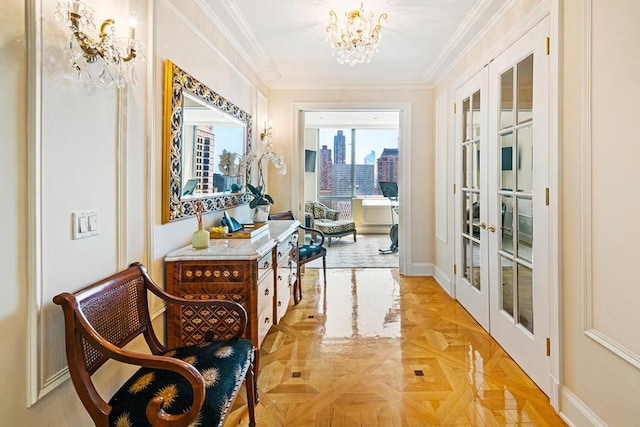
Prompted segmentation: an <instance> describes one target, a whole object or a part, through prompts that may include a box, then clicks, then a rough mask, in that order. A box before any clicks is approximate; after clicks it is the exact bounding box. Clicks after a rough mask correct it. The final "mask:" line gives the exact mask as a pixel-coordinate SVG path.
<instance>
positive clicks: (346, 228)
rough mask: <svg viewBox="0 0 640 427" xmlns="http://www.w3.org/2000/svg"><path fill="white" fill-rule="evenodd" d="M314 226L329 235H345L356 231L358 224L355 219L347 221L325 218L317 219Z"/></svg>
mask: <svg viewBox="0 0 640 427" xmlns="http://www.w3.org/2000/svg"><path fill="white" fill-rule="evenodd" d="M314 226H315V228H317V229H318V230H320V231H322V232H323V233H324V234H325V235H327V236H335V235H344V234H349V233H352V232H353V231H355V229H356V224H355V222H353V221H347V220H343V219H339V220H335V221H327V220H323V219H316V220H315V221H314Z"/></svg>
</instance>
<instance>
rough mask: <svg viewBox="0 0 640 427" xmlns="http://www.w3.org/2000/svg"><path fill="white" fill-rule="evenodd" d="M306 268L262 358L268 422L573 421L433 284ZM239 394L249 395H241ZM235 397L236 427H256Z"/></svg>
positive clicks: (261, 409) (372, 272) (260, 414)
mask: <svg viewBox="0 0 640 427" xmlns="http://www.w3.org/2000/svg"><path fill="white" fill-rule="evenodd" d="M327 276H328V279H327V283H328V285H327V289H326V290H325V289H324V286H323V285H321V283H322V281H321V275H318V271H317V270H315V269H308V270H307V272H306V273H305V276H304V279H303V290H304V294H303V300H302V301H301V302H300V303H299V304H298V305H297V306H292V307H290V309H289V312H288V313H287V315H286V316H285V317H284V318H283V321H282V322H281V323H280V324H279V325H277V326H275V327H273V328H271V331H270V332H269V334H268V336H267V337H266V339H265V341H264V343H263V346H262V349H261V353H260V357H261V359H260V363H261V367H260V373H259V377H258V388H259V394H260V403H259V404H258V405H257V408H256V418H257V424H258V426H274V427H277V426H296V427H301V426H338V427H340V426H381V427H386V426H436V425H437V426H443V425H449V426H454V425H464V426H468V425H472V426H493V425H495V426H506V425H509V426H513V425H528V426H564V425H565V424H564V423H563V422H562V420H561V419H560V417H559V416H558V415H557V414H556V413H555V412H554V410H553V408H551V406H550V405H549V402H548V399H547V397H546V396H545V395H544V394H543V393H542V392H541V391H540V390H539V389H538V388H537V387H536V386H535V384H534V383H533V382H532V381H531V380H530V379H529V378H528V377H527V376H526V375H525V374H524V373H523V372H522V370H521V369H520V368H519V367H518V365H516V364H515V363H514V362H513V361H512V360H511V359H510V358H509V357H508V356H507V355H506V354H505V352H504V351H503V350H502V348H501V347H500V346H499V345H498V344H497V343H496V342H495V341H494V340H493V339H492V338H491V337H490V336H489V335H488V334H487V333H486V332H485V331H484V330H483V329H482V328H481V327H480V326H479V325H478V324H477V323H476V322H475V321H474V320H473V318H472V317H471V316H470V315H469V314H468V313H467V312H466V311H465V310H464V309H463V308H462V307H461V306H460V305H459V304H458V303H457V302H455V301H454V300H452V299H451V298H450V297H449V296H448V295H447V294H446V293H445V292H444V291H443V290H442V289H441V288H440V286H439V285H438V284H437V283H436V282H435V281H434V280H433V279H432V278H430V277H429V278H427V277H405V276H399V275H398V273H397V269H394V268H386V269H372V268H369V269H333V270H329V271H328V272H327ZM240 396H244V394H243V393H240ZM247 422H248V420H247V415H246V405H245V404H244V402H242V401H237V402H236V404H235V406H234V411H233V413H232V414H230V417H229V419H228V421H227V423H226V424H225V425H226V426H235V425H242V426H246V425H247Z"/></svg>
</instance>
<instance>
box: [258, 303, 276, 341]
mask: <svg viewBox="0 0 640 427" xmlns="http://www.w3.org/2000/svg"><path fill="white" fill-rule="evenodd" d="M271 326H273V311H272V309H271V307H265V308H264V310H262V311H261V312H260V314H259V315H258V346H260V345H261V344H262V340H264V337H266V336H267V332H269V329H271Z"/></svg>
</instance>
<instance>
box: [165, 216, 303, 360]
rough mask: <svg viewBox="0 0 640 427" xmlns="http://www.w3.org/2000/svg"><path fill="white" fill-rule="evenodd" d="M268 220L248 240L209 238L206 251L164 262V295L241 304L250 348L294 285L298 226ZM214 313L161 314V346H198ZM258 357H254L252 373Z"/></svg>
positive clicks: (184, 252)
mask: <svg viewBox="0 0 640 427" xmlns="http://www.w3.org/2000/svg"><path fill="white" fill-rule="evenodd" d="M299 225H300V223H299V222H298V221H296V220H294V221H269V223H268V228H267V230H266V231H264V232H261V233H260V234H258V235H257V236H255V237H253V238H246V239H233V238H230V239H212V240H211V242H210V243H211V246H210V247H209V248H208V249H200V250H195V249H193V248H192V247H191V246H190V245H189V246H186V247H183V248H181V249H178V250H176V251H173V252H171V253H169V254H168V255H167V256H166V257H165V271H166V280H167V292H169V293H170V294H173V295H176V296H180V297H183V298H189V299H198V298H217V299H227V300H231V301H235V302H238V303H240V304H242V305H243V306H244V308H245V310H247V314H248V315H249V327H248V330H247V331H246V333H245V336H246V337H247V338H248V339H250V340H251V341H253V344H254V345H255V347H256V349H258V350H259V349H260V345H261V344H262V341H263V340H264V337H265V336H266V335H267V332H268V331H269V328H271V326H272V325H275V324H277V323H278V321H279V320H280V319H281V318H282V316H284V314H285V313H286V311H287V308H288V307H289V302H290V300H291V293H292V290H293V288H294V284H295V281H296V265H297V264H296V262H295V260H296V258H297V252H296V251H297V249H298V226H299ZM215 318H216V317H215V313H210V312H209V311H207V310H194V309H193V308H187V309H180V308H172V309H170V310H168V311H167V324H166V333H167V344H168V345H169V346H170V347H177V346H185V345H191V344H199V343H201V342H202V340H203V339H204V337H205V335H206V334H207V332H208V331H209V330H210V325H211V322H212V321H213V322H214V323H215ZM258 357H259V352H256V372H257V371H258Z"/></svg>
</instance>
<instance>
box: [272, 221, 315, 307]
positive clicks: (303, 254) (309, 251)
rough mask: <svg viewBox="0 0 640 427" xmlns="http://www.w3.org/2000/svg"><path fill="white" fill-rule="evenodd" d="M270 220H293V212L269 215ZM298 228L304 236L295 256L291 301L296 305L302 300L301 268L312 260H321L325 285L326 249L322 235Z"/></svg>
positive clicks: (308, 229)
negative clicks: (294, 275) (307, 236)
mask: <svg viewBox="0 0 640 427" xmlns="http://www.w3.org/2000/svg"><path fill="white" fill-rule="evenodd" d="M269 219H270V220H293V219H295V217H294V216H293V212H291V211H287V212H280V213H274V214H271V215H269ZM298 228H299V229H300V230H302V231H303V233H304V234H305V235H304V236H302V242H303V243H301V244H298V248H297V249H298V255H297V256H296V260H297V268H296V284H295V286H294V288H293V301H294V302H295V303H296V304H297V303H298V302H300V300H301V299H302V281H301V270H302V269H301V268H300V267H302V266H303V265H305V264H306V263H308V262H311V261H313V260H314V259H318V258H322V272H323V273H324V285H325V286H326V285H327V248H325V247H324V246H323V245H324V240H325V237H324V233H323V232H322V231H320V230H318V229H316V228H311V227H305V226H304V225H299V226H298ZM306 234H309V235H310V240H309V243H307V240H306Z"/></svg>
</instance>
